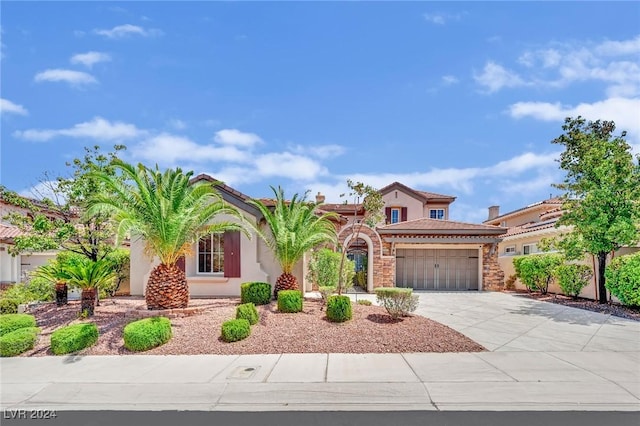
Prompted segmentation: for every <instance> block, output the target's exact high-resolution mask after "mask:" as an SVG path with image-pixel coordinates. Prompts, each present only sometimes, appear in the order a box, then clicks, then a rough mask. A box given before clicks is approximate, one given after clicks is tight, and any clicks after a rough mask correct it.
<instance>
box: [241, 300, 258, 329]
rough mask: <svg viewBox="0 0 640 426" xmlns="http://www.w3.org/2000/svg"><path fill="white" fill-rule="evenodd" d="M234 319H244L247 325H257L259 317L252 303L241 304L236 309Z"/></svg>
mask: <svg viewBox="0 0 640 426" xmlns="http://www.w3.org/2000/svg"><path fill="white" fill-rule="evenodd" d="M236 319H246V320H247V321H249V324H251V325H253V324H257V323H258V320H259V319H260V317H259V316H258V310H257V309H256V305H254V304H253V303H243V304H242V305H238V307H237V308H236Z"/></svg>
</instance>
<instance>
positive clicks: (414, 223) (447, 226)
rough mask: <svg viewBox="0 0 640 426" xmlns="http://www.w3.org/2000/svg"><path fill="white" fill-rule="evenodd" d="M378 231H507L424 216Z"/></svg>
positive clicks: (387, 226) (496, 227) (502, 232)
mask: <svg viewBox="0 0 640 426" xmlns="http://www.w3.org/2000/svg"><path fill="white" fill-rule="evenodd" d="M378 230H379V231H380V233H385V234H390V233H405V232H407V231H409V232H414V233H416V232H417V233H422V234H429V233H430V232H434V233H438V234H445V233H447V232H451V233H456V234H459V233H469V234H493V235H502V234H504V233H505V232H507V229H506V228H500V227H498V226H491V225H480V224H476V223H466V222H456V221H453V220H439V219H429V218H426V217H423V218H420V219H414V220H409V221H406V222H400V223H394V224H391V225H385V226H381V227H379V228H378Z"/></svg>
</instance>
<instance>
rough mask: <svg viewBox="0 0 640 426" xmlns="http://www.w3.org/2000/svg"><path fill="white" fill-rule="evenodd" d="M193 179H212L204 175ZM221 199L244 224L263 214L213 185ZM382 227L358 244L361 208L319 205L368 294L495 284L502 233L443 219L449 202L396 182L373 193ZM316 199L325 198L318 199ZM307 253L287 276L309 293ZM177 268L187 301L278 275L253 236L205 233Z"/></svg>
mask: <svg viewBox="0 0 640 426" xmlns="http://www.w3.org/2000/svg"><path fill="white" fill-rule="evenodd" d="M194 180H207V181H211V182H215V179H213V178H212V177H210V176H208V175H199V176H197V177H195V178H194ZM216 186H217V189H218V191H219V193H220V195H221V196H222V198H223V199H224V200H225V201H226V202H227V203H229V204H232V205H234V206H235V207H237V208H238V209H239V210H240V211H241V212H242V214H243V215H244V216H245V218H246V219H247V220H250V221H253V222H254V223H256V224H258V226H260V225H261V224H262V223H263V222H261V220H262V217H261V215H260V213H259V211H257V210H256V209H255V208H254V207H252V206H251V205H250V204H248V203H247V201H248V200H249V199H250V198H249V197H248V196H246V195H244V194H242V193H241V192H239V191H236V190H235V189H233V188H231V187H229V186H227V185H224V184H222V183H217V184H216ZM380 192H381V194H382V197H383V200H384V203H385V215H386V218H387V219H386V223H384V224H380V225H379V226H377V227H375V229H374V228H370V227H368V226H366V225H363V226H362V231H361V233H360V235H359V237H358V240H357V241H352V232H351V227H353V226H356V225H357V224H358V222H359V221H360V220H361V219H362V215H363V211H362V206H361V205H354V204H323V205H322V206H320V209H321V210H322V211H332V212H335V213H337V214H338V215H339V220H337V221H336V222H335V225H336V229H337V231H338V237H339V241H340V243H341V244H344V243H345V242H346V244H347V247H348V250H349V254H350V255H351V256H354V255H356V254H357V257H358V260H359V261H358V262H357V265H366V266H365V267H366V270H367V285H366V290H367V291H370V292H371V291H373V289H374V288H376V287H380V286H385V287H391V286H399V287H411V288H415V289H425V290H444V291H454V290H482V289H487V288H494V287H498V286H500V285H502V283H503V278H504V277H503V273H502V271H501V270H500V268H499V265H498V250H497V247H498V243H499V242H500V241H501V237H500V236H501V235H502V234H504V233H505V232H506V229H505V228H502V227H499V226H493V225H482V224H470V223H463V222H456V221H450V220H448V218H449V208H450V204H451V203H452V202H453V201H454V200H455V197H452V196H448V195H441V194H435V193H431V192H424V191H416V190H414V189H411V188H409V187H407V186H405V185H403V184H401V183H398V182H395V183H393V184H391V185H388V186H386V187H385V188H382V189H381V190H380ZM316 199H317V201H320V202H323V201H324V196H323V195H322V194H318V195H317V196H316ZM266 201H268V200H266ZM143 247H144V241H141V240H140V239H136V238H135V237H133V238H132V241H131V280H130V281H131V294H139V295H142V294H144V287H145V285H146V282H147V279H148V277H149V273H150V272H151V269H152V268H153V266H154V265H155V264H154V263H153V261H151V260H150V259H148V258H145V256H144V254H143ZM307 260H308V256H305V258H304V259H303V260H302V261H301V262H300V263H299V264H298V265H296V268H295V269H294V275H295V276H296V278H297V279H298V282H299V283H301V286H302V287H303V289H304V290H305V291H311V290H313V285H312V283H311V282H309V281H308V280H307V279H306V275H307V273H306V272H307ZM181 266H182V267H183V268H184V271H185V273H186V275H187V282H188V283H189V288H190V292H191V295H192V296H237V295H239V294H240V284H241V283H243V282H248V281H264V282H269V283H271V284H274V283H275V280H276V279H277V277H278V276H279V275H280V273H281V271H280V268H279V266H278V263H277V262H276V260H275V259H274V257H273V254H272V253H271V252H270V250H269V249H268V248H267V247H266V245H265V244H264V242H263V241H262V240H261V239H260V238H258V237H257V236H256V235H255V234H253V235H252V236H251V238H250V239H249V238H247V237H246V236H244V235H242V234H240V233H233V232H230V233H225V234H223V235H211V236H207V237H205V238H203V239H201V240H200V241H199V242H198V243H196V244H194V245H193V247H192V250H191V254H190V255H188V256H187V257H186V258H185V259H184V262H182V264H181Z"/></svg>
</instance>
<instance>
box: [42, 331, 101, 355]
mask: <svg viewBox="0 0 640 426" xmlns="http://www.w3.org/2000/svg"><path fill="white" fill-rule="evenodd" d="M97 341H98V327H97V326H96V325H95V324H93V323H83V324H73V325H68V326H66V327H62V328H59V329H57V330H56V331H54V332H53V333H51V352H53V353H54V354H55V355H64V354H68V353H71V352H77V351H80V350H82V349H85V348H88V347H89V346H93V345H94V344H95V343H96V342H97Z"/></svg>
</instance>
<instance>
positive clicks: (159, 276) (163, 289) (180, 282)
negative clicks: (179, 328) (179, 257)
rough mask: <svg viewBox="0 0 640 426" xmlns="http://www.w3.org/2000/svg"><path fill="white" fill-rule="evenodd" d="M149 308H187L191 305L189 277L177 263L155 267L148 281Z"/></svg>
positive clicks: (147, 298) (147, 296) (147, 300)
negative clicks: (170, 265)
mask: <svg viewBox="0 0 640 426" xmlns="http://www.w3.org/2000/svg"><path fill="white" fill-rule="evenodd" d="M145 298H146V302H147V308H148V309H173V308H186V307H187V306H188V305H189V285H188V284H187V277H186V275H185V273H184V271H182V270H181V269H180V268H178V267H177V266H176V265H173V266H172V267H168V266H167V265H163V264H160V265H158V266H156V267H155V268H153V271H151V275H150V276H149V281H148V282H147V293H146V297H145Z"/></svg>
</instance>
